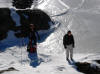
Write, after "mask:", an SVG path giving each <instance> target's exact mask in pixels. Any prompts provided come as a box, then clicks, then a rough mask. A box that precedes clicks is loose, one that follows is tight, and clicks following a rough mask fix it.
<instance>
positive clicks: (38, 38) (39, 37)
mask: <svg viewBox="0 0 100 74" xmlns="http://www.w3.org/2000/svg"><path fill="white" fill-rule="evenodd" d="M35 32H36V34H37V37H38V40H40V36H39V33H38V32H37V31H35Z"/></svg>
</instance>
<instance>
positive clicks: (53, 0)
mask: <svg viewBox="0 0 100 74" xmlns="http://www.w3.org/2000/svg"><path fill="white" fill-rule="evenodd" d="M0 1H7V0H0ZM41 2H42V3H40V5H39V6H37V7H38V8H40V9H42V10H44V11H45V12H47V13H48V14H49V15H50V16H51V18H52V19H53V20H54V21H56V22H59V23H60V26H59V27H58V28H57V29H56V30H55V31H54V32H53V33H52V34H50V35H49V37H47V38H46V40H45V41H44V42H42V43H39V44H38V58H39V59H40V62H41V63H40V65H39V66H37V67H36V68H33V67H31V66H30V65H29V64H30V59H29V58H28V53H27V52H26V46H23V47H21V46H22V45H23V42H22V39H16V38H15V37H14V36H13V35H9V36H8V38H7V39H6V40H4V41H2V42H1V43H0V46H2V47H5V46H6V47H7V46H12V44H14V45H15V46H12V47H7V49H6V51H5V52H2V53H0V70H4V69H7V68H9V67H14V68H16V69H17V70H19V71H11V72H4V73H3V74H17V73H18V74H28V73H30V74H33V73H34V74H48V73H49V74H66V73H68V74H82V73H80V72H78V71H77V70H76V69H75V68H73V66H72V65H69V64H68V62H67V61H66V60H65V50H64V48H63V45H62V38H63V36H64V34H65V33H66V32H67V30H68V29H71V30H72V32H73V34H74V36H75V41H76V48H75V49H74V53H75V54H74V59H75V61H80V62H83V61H88V62H92V63H93V61H92V60H96V59H98V58H100V55H99V52H100V50H99V49H100V45H99V44H100V34H99V33H100V29H99V28H100V25H99V23H100V21H99V19H100V0H41ZM0 4H1V3H0ZM0 7H10V8H11V3H8V4H1V5H0ZM17 23H18V22H17ZM9 34H12V32H11V33H9ZM24 41H26V40H24ZM18 42H19V44H17V45H19V46H17V45H16V43H18Z"/></svg>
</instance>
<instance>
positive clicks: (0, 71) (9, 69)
mask: <svg viewBox="0 0 100 74" xmlns="http://www.w3.org/2000/svg"><path fill="white" fill-rule="evenodd" d="M8 71H18V70H16V69H15V68H14V67H10V68H8V69H5V70H0V74H2V73H4V72H8Z"/></svg>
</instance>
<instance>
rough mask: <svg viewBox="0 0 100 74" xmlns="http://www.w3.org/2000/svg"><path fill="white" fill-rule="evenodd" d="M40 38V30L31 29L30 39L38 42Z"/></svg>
mask: <svg viewBox="0 0 100 74" xmlns="http://www.w3.org/2000/svg"><path fill="white" fill-rule="evenodd" d="M38 39H39V40H40V36H39V34H38V32H37V31H36V30H34V31H31V30H30V33H29V40H33V41H34V42H35V44H36V43H37V40H38Z"/></svg>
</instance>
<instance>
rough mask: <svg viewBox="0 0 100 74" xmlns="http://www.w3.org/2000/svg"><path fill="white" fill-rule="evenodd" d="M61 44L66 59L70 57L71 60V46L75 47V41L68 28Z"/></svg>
mask: <svg viewBox="0 0 100 74" xmlns="http://www.w3.org/2000/svg"><path fill="white" fill-rule="evenodd" d="M63 45H64V48H65V49H66V59H67V60H69V57H70V59H71V60H73V48H74V47H75V42H74V37H73V35H72V33H71V31H70V30H69V31H68V32H67V34H65V35H64V37H63Z"/></svg>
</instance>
